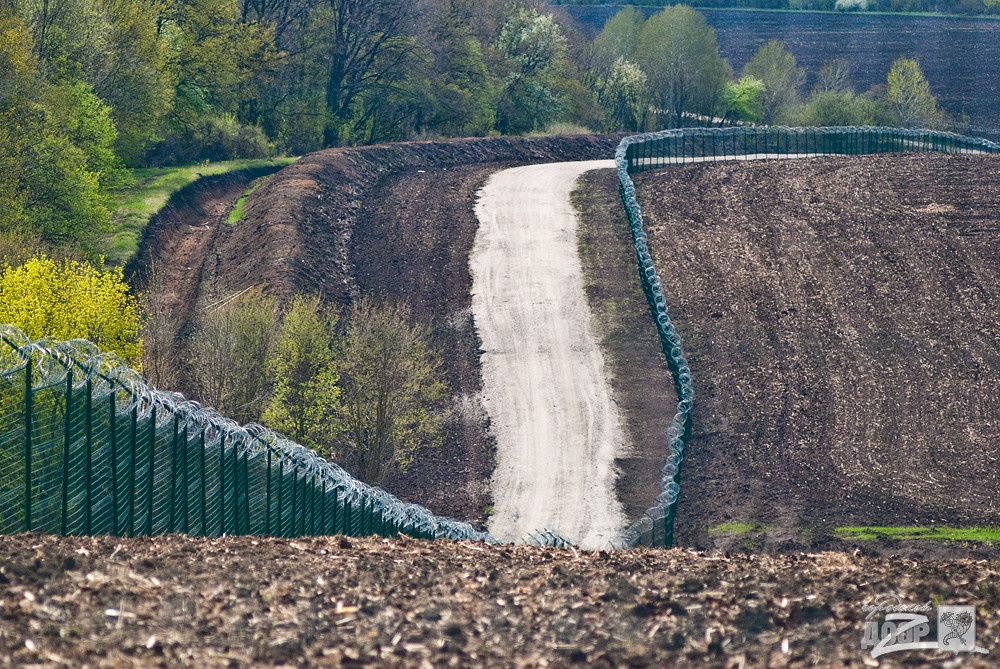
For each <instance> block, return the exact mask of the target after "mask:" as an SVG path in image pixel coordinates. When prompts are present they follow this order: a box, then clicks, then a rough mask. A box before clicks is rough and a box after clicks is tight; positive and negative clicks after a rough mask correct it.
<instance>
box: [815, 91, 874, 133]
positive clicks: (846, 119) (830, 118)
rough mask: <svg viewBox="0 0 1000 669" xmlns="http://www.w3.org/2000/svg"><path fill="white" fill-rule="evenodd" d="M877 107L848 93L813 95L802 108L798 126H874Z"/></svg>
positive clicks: (829, 92)
mask: <svg viewBox="0 0 1000 669" xmlns="http://www.w3.org/2000/svg"><path fill="white" fill-rule="evenodd" d="M877 119H878V105H877V104H876V103H875V101H874V100H871V99H869V98H866V97H864V96H861V95H854V94H853V93H851V92H848V91H827V92H825V93H814V94H813V95H812V97H810V98H809V101H808V102H807V103H806V104H805V106H804V107H803V108H802V111H801V113H800V115H799V121H798V122H799V124H800V125H807V126H837V125H874V124H875V123H876V122H877Z"/></svg>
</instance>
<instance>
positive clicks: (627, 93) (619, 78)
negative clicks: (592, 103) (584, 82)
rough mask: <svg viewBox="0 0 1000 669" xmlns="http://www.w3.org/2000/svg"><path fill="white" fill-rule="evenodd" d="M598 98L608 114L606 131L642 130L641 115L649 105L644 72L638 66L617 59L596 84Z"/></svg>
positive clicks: (621, 58) (623, 59)
mask: <svg viewBox="0 0 1000 669" xmlns="http://www.w3.org/2000/svg"><path fill="white" fill-rule="evenodd" d="M598 91H599V93H598V99H599V100H600V102H601V104H602V105H603V106H604V108H605V109H607V110H609V111H610V116H611V127H610V128H609V130H612V131H615V130H629V131H632V132H635V131H638V130H640V129H641V128H642V119H643V112H644V111H645V109H646V107H647V106H648V104H649V102H648V101H649V90H648V88H647V86H646V73H645V72H643V71H642V68H640V67H639V66H638V65H636V64H635V63H633V62H632V61H630V60H626V59H625V57H624V56H620V57H619V58H618V60H616V61H615V63H614V65H612V66H611V70H610V72H608V75H607V77H606V78H604V79H602V80H600V81H599V84H598Z"/></svg>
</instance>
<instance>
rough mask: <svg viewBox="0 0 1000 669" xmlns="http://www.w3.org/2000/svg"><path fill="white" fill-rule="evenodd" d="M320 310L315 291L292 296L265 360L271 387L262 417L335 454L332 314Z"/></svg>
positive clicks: (290, 435) (294, 436)
mask: <svg viewBox="0 0 1000 669" xmlns="http://www.w3.org/2000/svg"><path fill="white" fill-rule="evenodd" d="M323 312H324V308H323V304H322V302H321V301H320V299H319V297H316V296H310V297H303V296H299V297H296V298H295V299H294V300H293V302H292V306H291V308H290V309H289V310H288V313H287V314H286V315H285V318H284V322H283V323H282V326H281V334H280V335H279V336H278V341H277V344H276V345H275V348H274V352H273V354H272V355H271V357H270V359H269V360H268V363H267V372H268V374H269V375H270V376H271V377H272V378H273V379H274V393H273V394H272V395H271V398H270V400H269V401H268V404H267V409H266V410H265V411H264V422H265V424H267V425H268V427H271V428H272V429H274V430H275V431H277V432H279V433H281V434H283V435H284V436H286V437H288V438H289V439H292V440H293V441H297V442H298V443H300V444H302V445H303V446H306V447H308V448H311V449H314V450H316V451H318V452H320V453H322V454H324V455H326V456H327V457H333V455H334V453H333V450H332V446H333V440H334V439H333V438H334V435H336V434H337V432H338V431H339V425H338V415H339V413H340V388H338V386H337V360H336V356H335V354H334V349H333V340H334V337H335V331H334V328H335V327H336V319H335V318H329V317H326V316H324V315H323Z"/></svg>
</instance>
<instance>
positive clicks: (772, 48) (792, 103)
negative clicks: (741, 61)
mask: <svg viewBox="0 0 1000 669" xmlns="http://www.w3.org/2000/svg"><path fill="white" fill-rule="evenodd" d="M743 76H744V77H748V76H749V77H754V78H756V79H759V80H760V81H762V82H764V94H763V98H762V101H763V106H764V114H763V117H762V118H761V120H762V121H763V122H764V123H767V124H773V123H776V122H780V121H783V120H785V119H786V118H787V117H788V115H789V114H790V113H791V112H792V110H794V108H795V107H796V106H797V105H798V104H799V100H800V96H799V89H800V88H801V87H802V84H803V82H805V77H806V73H805V70H803V69H802V68H800V67H799V66H798V64H797V63H796V62H795V56H793V55H792V54H791V52H790V51H788V49H787V48H786V46H785V43H784V42H779V41H778V40H771V41H770V42H768V43H767V44H765V45H764V46H762V47H761V48H760V49H759V50H758V51H757V53H755V54H754V57H753V58H751V59H750V62H749V63H747V64H746V66H744V68H743Z"/></svg>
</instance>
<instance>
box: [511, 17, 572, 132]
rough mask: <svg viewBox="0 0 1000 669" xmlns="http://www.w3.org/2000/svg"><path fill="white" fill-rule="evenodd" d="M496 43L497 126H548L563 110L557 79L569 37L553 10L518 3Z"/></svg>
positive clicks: (517, 129)
mask: <svg viewBox="0 0 1000 669" xmlns="http://www.w3.org/2000/svg"><path fill="white" fill-rule="evenodd" d="M494 48H495V49H496V51H497V53H498V54H499V55H500V57H501V59H502V60H501V63H502V67H503V70H504V77H503V83H502V88H501V92H500V100H499V103H498V104H497V125H496V127H497V130H499V131H500V132H501V133H503V134H518V133H524V132H530V131H531V130H536V129H541V128H545V127H546V126H548V125H549V124H550V123H552V122H553V121H554V120H556V118H557V116H558V115H559V114H560V112H561V111H562V103H561V101H560V99H559V96H558V95H557V94H556V92H555V82H556V79H557V78H558V77H559V76H561V75H562V73H563V70H564V68H565V65H566V57H567V53H568V50H567V44H566V38H565V36H564V35H563V34H562V30H561V29H560V28H559V24H557V23H556V22H555V19H554V18H553V17H552V15H551V14H540V13H539V12H538V11H537V10H535V9H523V8H517V9H514V10H513V11H512V12H511V13H510V15H509V16H508V17H507V20H506V21H504V23H503V26H502V27H501V29H500V34H499V36H498V37H497V40H496V43H495V44H494Z"/></svg>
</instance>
